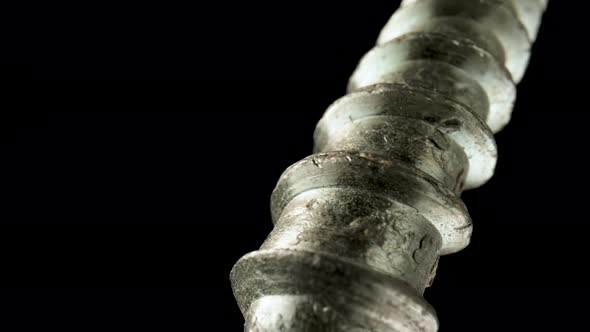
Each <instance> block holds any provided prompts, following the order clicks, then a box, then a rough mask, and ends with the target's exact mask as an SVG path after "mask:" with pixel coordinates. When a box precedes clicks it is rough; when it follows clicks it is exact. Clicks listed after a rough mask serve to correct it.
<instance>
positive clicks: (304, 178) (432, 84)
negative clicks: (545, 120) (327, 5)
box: [231, 0, 547, 331]
mask: <svg viewBox="0 0 590 332" xmlns="http://www.w3.org/2000/svg"><path fill="white" fill-rule="evenodd" d="M546 5H547V1H546V0H478V1H474V0H405V1H403V2H402V6H401V7H400V9H398V10H397V11H396V13H395V14H394V15H393V16H392V18H391V20H390V21H389V22H388V23H387V24H386V26H385V28H384V29H383V31H382V32H381V34H380V36H379V38H378V42H377V46H376V47H375V48H373V49H372V50H371V51H369V52H368V53H367V54H366V55H365V56H364V57H363V59H362V60H361V61H360V63H359V65H358V67H357V69H356V71H355V72H354V73H353V75H352V77H351V79H350V82H349V85H348V92H349V94H348V95H346V96H344V97H342V98H341V99H339V100H338V101H336V102H335V103H334V104H332V105H331V106H330V107H329V108H328V110H327V111H326V113H325V114H324V116H323V118H322V119H321V120H320V122H319V123H318V126H317V128H316V132H315V154H314V155H312V156H310V157H308V158H306V159H304V160H302V161H300V162H298V163H296V164H294V165H292V166H291V167H289V168H288V169H287V170H286V171H285V172H284V173H283V175H282V176H281V178H280V179H279V181H278V184H277V187H276V188H275V190H274V191H273V194H272V198H271V207H272V217H273V222H274V224H275V227H274V230H273V231H272V233H271V234H270V235H269V237H268V238H267V239H266V241H265V242H264V244H263V245H262V247H261V249H260V250H259V251H256V252H253V253H250V254H248V255H246V256H244V257H243V258H241V259H240V260H239V261H238V263H237V264H236V265H235V266H234V268H233V270H232V272H231V281H232V287H233V290H234V295H235V296H236V299H237V301H238V304H239V306H240V309H241V311H242V313H243V315H244V317H245V320H246V325H245V330H246V331H436V330H437V329H438V319H437V317H436V314H435V312H434V310H433V309H432V307H431V306H430V305H429V304H428V303H427V302H426V301H425V300H424V299H423V298H422V294H423V292H424V289H425V288H426V287H428V286H430V284H431V283H432V280H433V278H434V275H435V272H436V267H437V264H438V260H439V256H441V255H446V254H451V253H454V252H457V251H459V250H461V249H463V248H465V247H466V246H467V245H468V244H469V241H470V237H471V232H472V224H471V220H470V218H469V214H468V212H467V210H466V208H465V206H464V204H463V202H462V201H461V200H460V199H459V196H460V194H461V192H462V191H463V190H464V189H470V188H476V187H478V186H481V185H483V184H484V183H485V182H486V181H488V180H489V179H490V177H491V176H492V175H493V173H494V167H495V164H496V159H497V151H496V144H495V141H494V137H493V133H495V132H498V131H499V130H501V129H502V127H503V126H505V125H506V124H507V123H508V122H509V119H510V113H511V111H512V107H513V103H514V99H515V96H516V89H515V83H517V82H519V81H520V79H521V78H522V76H523V74H524V71H525V69H526V66H527V63H528V59H529V55H530V47H531V43H532V41H533V40H534V38H535V37H536V35H537V31H538V27H539V23H540V20H541V16H542V13H543V11H544V10H545V7H546Z"/></svg>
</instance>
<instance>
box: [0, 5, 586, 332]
mask: <svg viewBox="0 0 590 332" xmlns="http://www.w3.org/2000/svg"><path fill="white" fill-rule="evenodd" d="M397 5H398V2H396V1H363V2H360V1H359V2H357V3H355V4H345V3H342V2H338V1H322V2H321V4H320V3H317V2H315V3H314V2H305V1H303V2H282V1H276V2H275V3H274V4H268V3H251V2H242V3H238V4H236V3H221V2H220V3H217V4H216V5H212V4H206V5H204V4H203V5H197V4H196V2H194V3H192V4H184V5H182V4H171V3H156V4H153V5H150V4H145V3H144V4H137V5H126V6H123V5H121V4H113V5H107V4H101V5H98V4H96V5H84V7H82V6H80V5H58V4H54V3H51V4H47V5H46V6H47V8H41V7H35V8H29V9H27V10H29V12H28V16H30V17H29V18H30V19H31V22H32V24H30V25H27V27H26V28H23V29H22V31H21V30H19V29H16V30H17V31H20V32H22V33H23V36H24V35H25V34H26V36H27V38H24V37H23V38H20V37H19V35H18V34H14V36H15V37H17V38H15V40H16V41H17V45H19V46H17V47H15V49H16V50H17V51H22V52H20V53H22V54H20V55H19V57H17V58H16V60H15V62H14V64H15V65H16V66H13V67H12V68H16V69H14V70H12V71H11V74H12V75H13V76H14V77H13V78H29V79H30V78H32V79H36V80H30V81H26V82H24V81H16V80H12V81H11V83H10V84H9V85H8V87H7V88H6V89H5V90H4V92H5V93H6V96H7V97H8V98H5V99H4V100H5V102H6V106H5V107H4V108H5V110H4V111H2V113H0V114H1V115H0V120H1V126H2V129H1V132H0V139H1V141H0V142H1V143H0V147H1V149H2V150H1V156H2V157H1V161H2V165H3V169H4V171H3V172H2V174H3V175H2V177H1V185H0V192H1V193H2V196H3V198H2V201H1V214H0V216H1V224H2V225H1V226H0V246H1V250H0V273H1V281H2V283H1V285H0V286H1V287H2V289H1V290H0V303H1V304H2V305H3V306H4V307H5V308H4V309H3V310H2V311H0V315H1V316H2V317H1V318H0V329H2V330H3V331H32V330H56V331H94V330H96V331H99V330H100V331H105V330H108V331H130V330H132V331H206V330H209V331H240V330H241V329H242V324H243V320H242V317H241V314H240V312H239V310H238V307H237V305H236V304H235V302H234V299H233V296H232V293H231V289H230V284H229V279H228V275H229V271H230V269H231V267H232V265H233V264H234V263H235V262H236V261H237V260H238V259H239V257H240V256H242V255H243V254H245V253H247V252H249V251H253V250H256V249H257V248H258V246H259V245H260V244H261V243H262V241H263V240H264V238H265V237H266V235H267V234H268V233H269V232H270V230H271V227H272V226H271V221H270V213H269V197H270V193H271V191H272V189H273V187H274V184H275V181H276V180H277V179H278V177H279V175H280V174H281V172H282V171H283V170H284V169H285V168H286V167H287V166H289V165H290V164H291V163H293V162H295V161H297V160H299V159H301V158H303V157H305V156H306V155H308V154H309V153H310V152H311V148H312V132H313V129H314V126H315V123H316V121H317V120H318V119H319V118H320V116H321V114H322V113H323V111H324V110H325V109H326V107H327V106H328V105H329V104H330V103H331V102H332V101H334V100H335V99H336V98H338V97H339V96H341V95H343V94H344V92H345V91H344V88H345V86H346V81H347V78H348V76H349V74H350V73H351V72H352V70H353V69H354V67H355V65H356V62H357V61H358V59H359V58H360V57H361V56H362V54H363V53H364V52H366V51H367V50H369V49H370V47H371V45H372V44H373V43H374V41H375V38H376V36H377V34H378V31H379V29H380V28H381V27H382V26H383V24H384V23H385V22H386V20H387V19H388V17H389V15H390V14H391V13H392V12H393V11H394V10H395V8H397ZM568 5H569V6H573V4H566V3H565V2H563V1H561V2H558V1H553V2H552V3H551V4H550V7H549V9H548V11H547V13H546V16H545V20H544V25H543V27H542V29H541V32H540V35H539V38H538V40H537V43H536V44H535V46H534V55H533V57H532V60H531V65H530V67H529V71H528V73H527V76H526V78H525V79H524V80H523V81H522V83H521V84H520V85H519V91H518V92H519V96H518V100H517V104H516V107H515V111H514V116H513V120H512V122H511V123H510V125H509V126H508V127H507V128H506V129H505V130H504V131H502V132H501V133H499V134H498V135H497V142H498V146H499V149H500V160H499V164H498V167H497V172H496V175H495V177H494V179H493V180H492V181H490V182H489V183H488V184H487V185H486V186H484V187H482V188H480V189H477V190H473V191H469V192H466V193H464V195H463V198H464V200H465V202H466V204H467V206H468V208H469V210H470V213H471V216H472V218H473V220H474V223H475V233H474V236H473V240H472V244H471V245H470V246H469V247H468V249H466V250H464V251H463V252H461V253H459V254H455V255H452V256H447V257H444V258H443V259H441V262H440V266H439V272H438V276H437V279H436V281H435V284H434V286H433V287H432V288H430V289H429V290H427V292H426V295H425V296H426V298H427V300H428V301H430V302H431V303H432V304H433V306H434V307H435V308H436V310H437V312H438V315H439V317H440V320H441V331H523V330H539V329H543V330H544V329H549V330H568V329H569V330H580V329H581V327H582V326H585V323H586V319H585V318H586V317H585V316H586V315H587V313H586V308H587V305H586V303H585V299H587V297H588V295H590V291H589V289H588V288H587V287H588V286H587V285H586V280H587V273H586V265H587V257H586V254H587V251H588V249H587V248H588V242H589V240H588V231H589V230H590V228H589V227H588V223H587V222H588V220H587V219H588V218H587V216H586V214H585V213H584V212H583V211H585V207H586V206H587V202H586V198H587V194H586V193H585V191H586V190H587V189H586V188H587V185H588V181H587V179H586V171H587V163H586V162H585V157H586V156H585V154H586V151H587V144H586V141H587V140H586V135H587V130H588V129H587V123H588V116H587V114H586V113H585V111H586V110H585V106H584V105H583V103H582V99H585V98H586V94H587V91H586V89H585V81H584V79H583V78H584V74H583V72H582V69H581V67H582V66H580V64H583V63H584V61H585V55H584V52H582V48H583V45H581V43H582V40H583V39H580V38H579V37H577V35H578V33H576V29H579V27H581V26H583V24H581V25H579V24H576V25H575V26H576V27H577V28H576V27H574V26H572V25H571V24H568V23H569V22H583V21H584V18H583V15H582V14H583V11H581V10H580V9H579V8H578V9H576V8H573V7H565V6H568ZM560 6H562V7H560ZM64 79H65V80H64ZM71 79H79V80H86V81H72V80H71ZM98 79H111V81H98ZM173 79H189V80H188V81H176V80H173ZM579 104H581V105H583V106H577V105H579Z"/></svg>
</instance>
